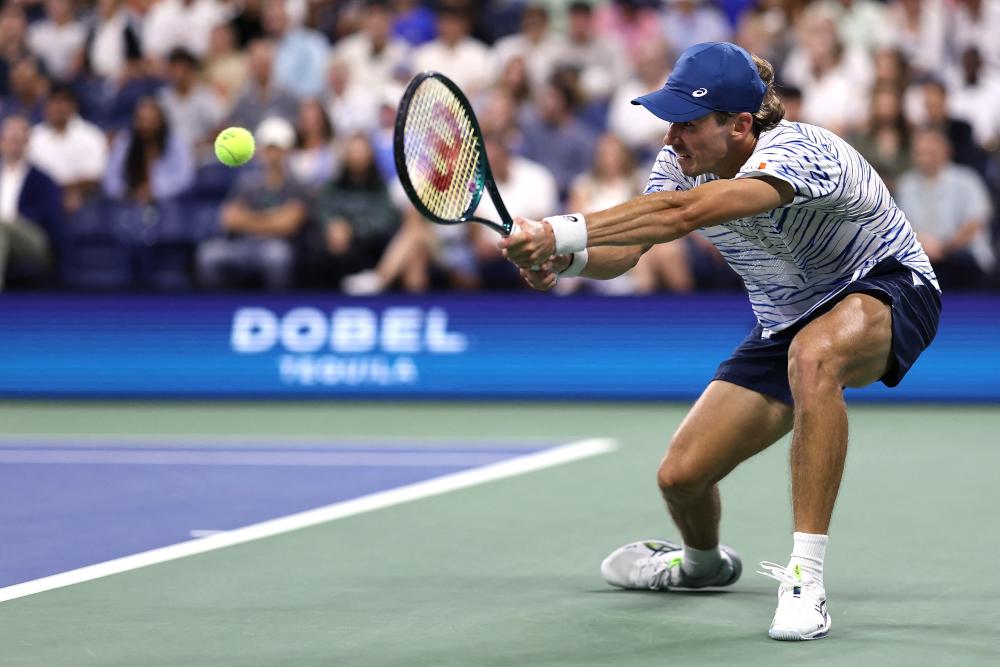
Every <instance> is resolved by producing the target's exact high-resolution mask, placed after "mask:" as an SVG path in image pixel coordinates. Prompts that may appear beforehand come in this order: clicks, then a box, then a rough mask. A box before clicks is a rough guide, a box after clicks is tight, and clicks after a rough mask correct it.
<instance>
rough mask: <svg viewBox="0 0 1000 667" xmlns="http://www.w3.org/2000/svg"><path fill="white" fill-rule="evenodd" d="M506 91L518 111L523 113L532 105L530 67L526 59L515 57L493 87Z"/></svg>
mask: <svg viewBox="0 0 1000 667" xmlns="http://www.w3.org/2000/svg"><path fill="white" fill-rule="evenodd" d="M493 88H496V89H498V90H502V91H504V93H505V94H507V95H509V96H510V98H511V100H513V101H514V104H515V106H516V107H517V109H518V111H519V112H520V111H523V110H524V108H526V107H527V106H528V105H529V104H530V103H531V98H532V89H531V81H530V80H529V79H528V66H527V65H526V64H525V63H524V58H521V57H520V56H513V57H512V58H510V59H509V60H508V61H507V63H506V64H505V65H504V67H503V69H502V70H500V78H499V80H498V81H497V82H496V85H495V86H493Z"/></svg>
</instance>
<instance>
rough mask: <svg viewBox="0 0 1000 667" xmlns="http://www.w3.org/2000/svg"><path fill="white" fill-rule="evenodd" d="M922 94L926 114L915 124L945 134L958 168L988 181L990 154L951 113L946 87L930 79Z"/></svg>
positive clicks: (965, 123) (922, 87)
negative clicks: (960, 167)
mask: <svg viewBox="0 0 1000 667" xmlns="http://www.w3.org/2000/svg"><path fill="white" fill-rule="evenodd" d="M920 93H921V96H920V97H921V99H922V102H923V113H922V114H921V116H920V117H919V118H918V119H914V120H920V121H921V123H922V124H924V125H929V126H932V127H935V128H937V129H938V130H940V131H941V132H943V133H944V135H945V136H946V137H947V138H948V145H949V146H951V158H952V160H954V162H955V163H956V164H962V165H965V166H966V167H972V168H973V169H975V170H976V171H978V172H979V174H980V175H981V176H983V177H984V178H985V177H986V176H987V174H988V165H989V154H988V153H987V152H986V151H984V150H983V149H982V148H980V147H979V145H978V144H977V143H976V140H975V138H974V137H973V134H972V126H971V125H969V124H968V123H967V122H965V121H964V120H961V119H958V118H955V117H954V116H952V115H951V114H950V113H949V111H948V106H949V105H948V91H947V89H946V88H945V86H944V84H943V83H941V82H940V81H938V80H936V79H928V80H927V81H925V82H924V83H923V84H922V85H921V86H920ZM914 124H916V123H914Z"/></svg>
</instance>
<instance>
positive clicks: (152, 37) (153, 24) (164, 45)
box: [142, 0, 230, 58]
mask: <svg viewBox="0 0 1000 667" xmlns="http://www.w3.org/2000/svg"><path fill="white" fill-rule="evenodd" d="M229 14H230V12H229V8H228V7H227V6H226V5H225V4H224V3H221V2H217V1H216V0H159V2H157V3H156V4H154V5H153V7H152V9H150V10H149V13H148V14H147V15H146V19H145V21H144V22H143V30H142V48H143V51H144V52H145V54H146V55H149V56H156V57H160V58H164V57H166V55H167V54H168V53H170V51H171V50H173V49H175V48H184V49H187V50H188V51H190V52H191V53H193V54H195V55H196V56H198V57H199V58H200V57H203V56H204V55H205V53H206V52H207V51H208V41H209V38H210V36H211V33H212V28H214V27H215V26H216V25H218V24H220V23H223V22H225V21H227V20H228V19H229Z"/></svg>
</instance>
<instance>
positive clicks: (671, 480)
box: [656, 456, 707, 502]
mask: <svg viewBox="0 0 1000 667" xmlns="http://www.w3.org/2000/svg"><path fill="white" fill-rule="evenodd" d="M656 483H657V484H658V485H659V487H660V493H661V494H662V495H663V497H664V498H665V499H667V500H673V501H680V502H683V501H685V500H691V499H693V498H698V497H700V496H701V495H702V494H704V493H705V489H706V488H707V482H706V481H705V480H704V479H702V476H701V475H699V474H698V472H697V471H696V470H694V469H693V468H692V467H691V466H689V465H685V464H683V463H680V462H677V461H675V460H673V459H671V458H670V457H669V456H668V457H666V458H665V459H663V462H662V463H660V467H659V469H658V470H657V471H656Z"/></svg>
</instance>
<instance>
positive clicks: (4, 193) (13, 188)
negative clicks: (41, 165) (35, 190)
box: [0, 160, 28, 224]
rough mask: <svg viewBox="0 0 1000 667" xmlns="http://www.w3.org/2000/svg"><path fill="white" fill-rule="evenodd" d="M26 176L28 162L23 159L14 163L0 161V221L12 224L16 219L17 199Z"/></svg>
mask: <svg viewBox="0 0 1000 667" xmlns="http://www.w3.org/2000/svg"><path fill="white" fill-rule="evenodd" d="M27 176H28V163H27V162H25V161H24V160H21V161H19V162H17V163H15V164H8V163H6V162H3V163H0V222H4V223H7V224H14V223H15V222H16V221H17V217H18V215H19V213H18V210H17V201H18V199H19V198H20V197H21V187H22V186H23V185H24V179H25V178H27Z"/></svg>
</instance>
